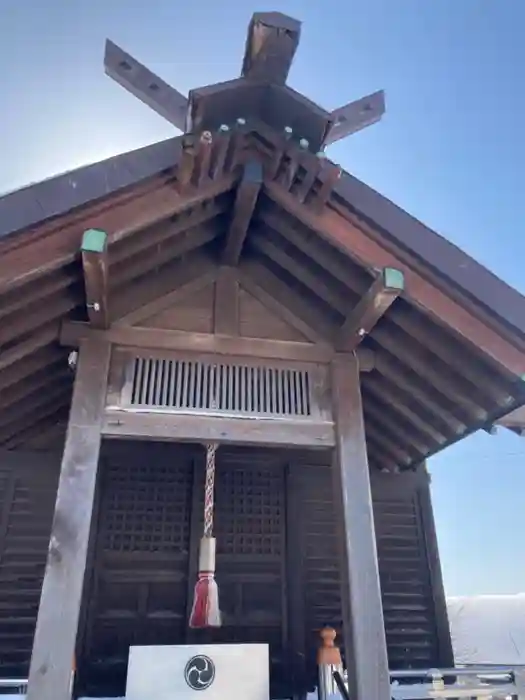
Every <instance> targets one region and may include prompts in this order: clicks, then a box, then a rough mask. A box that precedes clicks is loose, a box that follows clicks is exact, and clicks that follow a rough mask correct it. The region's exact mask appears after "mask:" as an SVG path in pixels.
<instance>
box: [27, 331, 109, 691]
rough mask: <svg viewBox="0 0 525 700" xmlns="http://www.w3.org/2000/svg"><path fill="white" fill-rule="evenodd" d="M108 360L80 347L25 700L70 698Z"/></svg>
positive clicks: (94, 345) (103, 352) (90, 346)
mask: <svg viewBox="0 0 525 700" xmlns="http://www.w3.org/2000/svg"><path fill="white" fill-rule="evenodd" d="M109 359H110V345H109V343H107V342H104V341H100V340H95V339H91V338H90V339H86V340H83V341H82V342H81V344H80V349H79V360H78V366H77V371H76V377H75V385H74V390H73V399H72V402H71V411H70V415H69V423H68V429H67V435H66V442H65V447H64V454H63V457H62V466H61V470H60V479H59V483H58V492H57V500H56V505H55V515H54V519H53V527H52V529H51V539H50V542H49V551H48V558H47V566H46V572H45V576H44V582H43V586H42V595H41V598H40V608H39V611H38V619H37V624H36V631H35V638H34V642H33V655H32V658H31V667H30V671H29V686H28V691H27V699H28V700H70V697H71V695H70V693H71V691H70V682H71V670H72V664H73V657H74V654H75V644H76V638H77V627H78V619H79V613H80V604H81V599H82V588H83V583H84V572H85V568H86V558H87V551H88V541H89V534H90V529H91V516H92V511H93V503H94V499H95V485H96V480H97V467H98V458H99V451H100V442H101V426H102V419H103V415H104V404H105V398H106V387H107V377H108V370H109Z"/></svg>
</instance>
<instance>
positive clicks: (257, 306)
mask: <svg viewBox="0 0 525 700" xmlns="http://www.w3.org/2000/svg"><path fill="white" fill-rule="evenodd" d="M237 290H238V291H237V295H238V296H237V299H232V300H231V301H230V302H229V303H231V304H232V305H237V308H238V335H239V336H241V337H243V338H263V339H266V340H285V341H295V342H302V343H308V342H310V341H309V339H308V338H306V337H305V336H304V335H303V334H302V333H300V332H299V331H298V330H296V329H295V328H293V327H292V326H291V325H290V324H288V323H286V321H284V320H283V319H281V318H280V317H279V316H278V315H277V314H275V313H274V312H273V311H271V310H270V309H268V308H267V307H266V306H265V305H264V304H263V303H262V302H261V301H259V300H258V299H256V297H255V296H253V295H252V294H251V293H250V292H248V291H246V290H245V289H244V288H243V287H242V285H238V287H237ZM215 293H216V283H212V284H209V285H207V286H205V287H203V288H201V289H199V290H197V291H192V292H191V293H190V294H188V295H185V296H184V298H182V299H179V300H178V301H177V302H175V303H173V304H171V305H170V306H167V307H166V308H164V309H162V310H161V311H158V312H157V313H155V314H153V315H152V316H150V317H148V318H144V319H141V320H139V321H136V323H134V324H133V325H134V326H137V327H140V328H152V329H153V328H155V329H162V330H177V331H186V332H188V333H213V332H214V308H215Z"/></svg>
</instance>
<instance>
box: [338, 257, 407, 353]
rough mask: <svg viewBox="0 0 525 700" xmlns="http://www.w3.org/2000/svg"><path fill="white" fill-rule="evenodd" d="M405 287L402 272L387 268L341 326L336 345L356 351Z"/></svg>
mask: <svg viewBox="0 0 525 700" xmlns="http://www.w3.org/2000/svg"><path fill="white" fill-rule="evenodd" d="M404 286H405V278H404V275H403V273H402V272H401V270H396V269H395V268H393V267H385V268H383V269H382V270H381V272H380V274H379V277H378V278H377V279H376V280H375V282H374V283H373V284H372V285H371V287H370V289H369V290H368V292H367V293H366V294H365V295H364V297H363V298H362V299H361V301H360V302H359V303H358V304H357V306H356V307H355V308H354V309H353V310H352V311H351V312H350V314H349V315H348V316H347V318H346V320H345V322H344V323H343V325H342V326H341V329H340V331H339V335H338V338H337V339H336V344H337V346H338V347H339V348H340V349H344V350H347V351H351V350H354V349H355V348H356V347H357V346H358V345H359V344H360V343H361V342H362V341H363V339H364V338H365V337H366V336H367V335H368V334H369V333H370V331H371V330H372V329H373V328H374V326H375V325H376V324H377V322H378V321H379V319H380V318H381V317H382V316H383V315H384V314H385V313H386V312H387V311H388V309H389V308H390V306H391V305H392V304H393V303H394V301H395V300H396V299H397V297H398V296H399V295H400V294H401V292H402V291H403V289H404Z"/></svg>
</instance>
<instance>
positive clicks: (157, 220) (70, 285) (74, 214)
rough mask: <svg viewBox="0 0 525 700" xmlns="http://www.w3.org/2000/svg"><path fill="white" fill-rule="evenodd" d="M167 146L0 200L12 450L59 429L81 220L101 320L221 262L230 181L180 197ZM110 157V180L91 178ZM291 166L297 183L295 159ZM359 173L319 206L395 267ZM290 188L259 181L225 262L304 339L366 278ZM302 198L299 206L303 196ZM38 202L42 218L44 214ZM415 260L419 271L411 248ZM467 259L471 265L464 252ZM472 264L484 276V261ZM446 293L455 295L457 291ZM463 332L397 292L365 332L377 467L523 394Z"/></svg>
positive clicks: (4, 375)
mask: <svg viewBox="0 0 525 700" xmlns="http://www.w3.org/2000/svg"><path fill="white" fill-rule="evenodd" d="M179 152H180V140H179V139H172V140H170V141H167V142H163V143H162V144H156V145H155V146H152V147H148V148H146V149H141V151H137V152H135V153H133V154H125V155H124V156H119V157H117V158H115V159H110V161H107V162H106V163H105V164H97V165H96V166H90V167H91V168H92V170H91V171H89V168H87V169H83V170H81V171H77V172H75V173H69V174H68V175H66V176H62V177H61V178H58V179H57V180H56V181H47V182H46V183H42V184H40V185H36V186H34V187H33V188H29V189H27V190H25V191H20V192H19V193H14V194H11V195H9V196H8V197H6V198H4V199H3V200H0V212H1V213H2V214H5V216H3V217H2V221H3V224H4V229H3V233H4V236H3V238H4V240H3V241H2V242H1V243H0V249H1V250H2V251H3V253H4V254H3V256H2V257H3V261H4V265H2V264H1V263H0V290H2V292H1V297H0V320H1V325H0V445H3V446H7V447H19V446H21V445H23V444H24V443H25V441H26V438H27V439H29V438H30V437H31V436H32V435H34V434H38V432H39V431H41V430H42V426H48V427H53V426H55V425H56V423H57V420H58V418H60V416H62V417H64V416H65V415H66V413H67V408H68V405H69V401H70V391H71V374H70V372H69V370H68V367H67V361H66V358H67V351H66V350H65V349H63V348H60V347H59V345H58V334H59V327H60V323H61V322H62V321H63V320H65V319H77V320H85V319H86V298H85V290H84V283H83V277H82V274H83V273H82V267H81V264H80V261H79V243H80V238H81V235H82V231H83V230H84V229H85V228H88V227H97V226H99V225H101V224H102V223H105V224H106V225H105V229H106V230H107V231H108V233H109V241H110V244H109V249H108V256H109V271H110V275H109V285H110V299H111V313H112V319H113V320H117V319H122V318H123V317H126V315H128V316H129V315H130V314H133V312H134V310H136V309H138V308H141V307H143V306H144V305H147V304H148V303H152V302H153V301H154V300H155V299H157V298H159V297H161V296H164V295H166V294H171V293H173V292H174V291H175V290H176V288H177V287H180V288H181V290H182V291H181V294H183V292H184V288H186V289H191V288H192V284H193V285H194V284H195V281H196V280H198V279H202V278H204V277H206V276H207V278H209V279H210V280H212V278H213V276H214V270H215V271H216V270H217V269H218V266H219V264H220V262H221V260H222V259H223V258H222V254H223V253H222V252H223V249H224V245H225V240H226V237H227V233H228V231H229V227H230V222H231V216H232V210H233V208H234V203H235V197H236V192H237V187H238V178H237V177H234V176H232V175H231V174H228V173H219V174H217V175H216V177H215V178H213V179H211V180H210V181H205V182H203V183H201V184H200V185H199V186H198V187H196V188H195V187H194V188H192V189H191V190H189V191H188V192H186V193H182V194H181V192H180V191H179V189H178V188H177V182H176V178H175V176H176V167H175V166H176V163H177V160H178V153H179ZM256 152H257V154H258V156H261V157H263V158H267V159H268V158H270V159H271V158H272V153H273V150H272V146H271V144H270V147H268V146H266V148H265V149H262V150H259V149H257V151H256ZM106 169H107V172H108V173H110V175H111V176H110V177H109V179H108V178H107V177H103V173H104V172H106ZM298 177H299V185H298V186H299V187H300V185H301V181H300V171H299V175H298ZM303 177H304V176H303ZM347 181H348V182H350V183H351V185H352V187H354V189H355V188H357V189H359V190H360V191H361V195H360V196H361V199H360V200H359V201H357V202H353V203H352V202H350V201H347V200H345V201H344V203H343V200H342V198H341V192H342V191H343V189H344V187H345V186H346V182H347ZM84 183H86V184H84ZM356 183H357V181H355V180H354V179H353V178H351V176H349V175H346V174H345V175H344V176H343V181H342V182H340V183H339V184H337V185H336V194H334V193H332V195H331V199H330V200H329V202H328V203H327V204H326V205H325V209H330V216H332V213H333V212H335V213H336V214H337V215H339V214H340V213H341V212H342V210H344V209H347V210H348V212H350V213H349V214H348V216H349V217H354V223H353V224H352V225H353V226H357V227H359V230H360V231H361V233H363V234H364V235H365V236H369V237H370V238H371V239H372V240H373V241H376V242H377V241H380V240H381V236H383V246H384V248H385V249H386V250H388V249H390V250H391V249H392V246H394V244H395V245H397V254H398V258H399V260H400V262H401V265H404V264H406V260H407V256H410V251H408V248H407V247H406V246H401V245H399V244H396V243H395V241H396V234H395V232H390V235H389V236H386V235H385V234H384V233H383V227H384V225H385V222H384V218H382V217H384V216H386V214H385V211H386V210H388V208H389V207H394V205H391V204H390V203H388V202H386V200H383V199H382V198H380V203H381V207H380V209H379V210H377V211H378V219H379V221H378V225H377V226H375V228H374V230H373V231H372V230H371V229H372V228H373V226H372V223H371V220H370V217H369V210H368V208H369V207H371V206H372V205H373V202H374V199H373V198H374V197H376V198H379V195H377V193H374V192H373V191H372V190H369V188H366V186H365V185H362V183H357V184H356ZM73 184H74V186H73ZM44 186H45V187H44ZM294 187H295V186H291V187H289V188H288V193H287V188H286V187H285V186H283V181H282V178H281V181H278V180H277V179H276V180H275V181H269V182H267V181H266V180H265V183H264V186H263V189H262V192H261V194H260V196H259V199H258V201H257V205H256V207H255V209H254V212H253V217H252V218H251V221H250V226H249V229H248V234H247V237H246V240H245V241H244V244H243V246H242V254H241V255H240V257H239V260H238V262H237V265H236V267H237V272H238V275H239V279H240V280H241V281H242V280H243V279H244V280H245V282H246V284H247V285H248V286H250V289H251V290H252V291H254V290H255V293H256V294H259V295H260V296H261V297H262V298H264V299H266V302H267V303H270V304H273V305H274V307H275V309H279V307H281V312H282V313H283V314H284V315H285V316H286V317H287V318H288V319H289V318H290V315H292V316H295V317H296V318H297V319H298V320H299V325H300V327H301V328H303V329H304V328H310V329H311V331H312V338H311V339H312V340H315V339H316V336H317V340H318V341H324V342H332V341H333V339H334V337H335V336H336V334H337V332H338V329H339V328H340V327H341V325H342V324H343V323H344V321H345V318H346V317H347V315H348V314H349V313H350V312H351V310H352V309H353V308H354V307H355V306H356V305H357V303H358V301H359V300H360V299H361V298H362V297H363V295H364V294H365V292H366V290H367V289H368V288H369V286H370V284H371V282H372V281H373V279H374V266H372V265H367V264H364V263H363V260H362V258H360V256H359V255H356V256H354V257H353V256H352V255H348V254H346V253H345V252H343V251H342V250H341V246H340V245H338V244H337V242H335V243H334V242H330V241H329V240H328V239H327V237H326V236H323V235H319V231H316V230H314V228H312V227H311V226H308V225H306V223H305V221H306V219H305V217H303V216H302V214H301V216H300V217H297V216H295V215H294V212H293V211H290V208H288V211H287V210H286V207H285V206H283V202H285V203H286V202H288V200H287V199H286V197H287V196H288V194H290V193H293V191H294ZM38 188H41V189H40V191H38ZM42 188H44V189H42ZM84 188H85V189H84ZM281 190H282V191H281ZM363 191H364V192H365V196H364V199H363V195H362V192H363ZM59 195H60V196H59ZM31 197H33V199H34V206H33V207H30V206H27V207H26V209H25V214H22V213H21V211H22V209H23V203H24V201H26V200H30V199H31ZM83 197H84V200H83ZM367 197H368V199H367ZM8 200H10V201H8ZM385 202H386V203H385ZM332 204H333V207H332ZM294 206H295V205H294ZM300 206H301V207H303V209H304V210H305V211H307V210H308V207H307V204H306V203H303V204H301V205H300ZM61 207H62V211H61ZM71 209H73V211H70V210H71ZM292 209H293V207H292ZM396 209H397V208H396ZM2 210H3V211H2ZM11 210H12V211H11ZM398 211H400V210H398ZM38 212H40V215H41V216H44V218H45V221H44V222H43V223H41V224H39V223H38V219H37V218H36V217H37V216H38ZM338 212H339V213H338ZM46 214H47V216H46ZM402 215H403V216H405V217H406V219H407V220H410V221H411V222H412V225H414V226H415V225H416V224H417V225H419V226H421V225H420V224H418V222H415V223H414V220H413V219H410V217H408V215H405V214H404V213H402V214H399V215H398V216H399V217H401V216H402ZM24 216H25V217H27V218H24ZM334 216H335V214H334ZM31 217H32V218H31ZM108 217H109V218H108ZM9 222H10V223H9ZM24 222H25V224H24ZM398 223H399V222H398ZM21 224H22V225H21ZM9 226H11V229H9ZM21 229H23V230H21ZM425 231H426V233H425V236H426V237H427V238H428V240H429V247H430V248H429V249H430V250H431V251H434V252H435V250H436V249H437V248H439V249H440V250H441V248H442V247H443V244H445V245H449V244H447V243H446V241H443V240H442V239H440V240H441V241H442V242H440V243H436V240H435V239H432V241H430V238H429V236H430V237H432V236H437V234H434V233H432V232H428V230H426V229H425ZM410 235H414V231H413V229H410ZM30 241H31V242H30ZM436 247H437V248H436ZM461 255H463V254H462V253H461ZM464 257H466V256H464ZM0 260H1V258H0ZM8 260H9V263H8V262H7V261H8ZM411 262H412V265H413V266H414V268H417V269H418V270H421V269H422V263H421V256H420V255H419V254H418V251H416V254H415V255H413V256H412V261H411ZM11 263H12V264H11ZM470 265H471V267H473V266H474V267H476V270H477V269H478V268H480V266H479V265H477V264H476V263H474V262H473V261H471V263H470ZM427 267H428V270H427V273H428V277H429V279H432V277H433V276H434V277H435V276H436V275H438V276H440V278H441V281H442V282H443V280H446V279H447V276H446V273H443V272H442V271H439V270H438V269H437V264H436V262H435V260H434V264H432V265H428V266H427ZM480 269H482V268H480ZM483 274H485V281H487V280H488V277H487V276H490V273H488V272H486V271H485V272H484V273H483ZM15 275H17V276H16V278H15ZM10 276H11V283H10ZM490 277H491V279H492V276H490ZM445 286H446V285H445ZM497 289H498V290H499V292H498V294H496V297H497V299H498V300H499V302H501V300H502V299H503V297H505V295H507V297H508V298H512V299H513V300H514V301H515V300H516V299H519V304H520V305H521V306H519V309H523V305H524V300H523V298H522V297H520V296H519V295H518V294H517V293H516V292H514V290H510V288H506V287H505V285H503V283H501V282H500V281H499V280H498V281H497ZM456 291H457V290H456V289H454V291H453V293H451V296H452V297H456V298H457V294H456ZM464 296H469V297H470V300H466V301H465V304H464V307H465V308H468V307H469V303H470V305H471V306H472V304H473V303H474V302H473V301H472V299H473V294H472V292H469V294H468V295H466V294H464ZM268 300H273V301H270V302H268ZM283 300H285V301H283ZM503 300H504V299H503ZM456 303H457V302H456ZM477 306H478V310H479V313H478V314H477V321H476V323H477V324H478V325H477V326H476V328H477V327H479V325H480V324H482V323H483V320H480V319H483V318H484V316H486V315H487V311H488V305H487V304H486V303H485V302H484V300H483V299H479V300H478V302H477ZM519 309H518V311H519ZM465 313H471V312H470V311H467V312H465ZM513 313H514V315H513V316H512V314H510V315H511V317H512V320H513V323H512V331H511V324H510V322H509V318H504V317H502V316H499V315H496V314H495V313H494V311H493V312H492V324H490V325H492V328H490V325H487V328H488V329H489V331H490V332H491V333H492V334H493V335H494V333H495V332H496V331H495V329H496V328H499V329H500V330H501V336H502V337H503V336H505V339H504V342H505V343H506V344H508V345H509V347H511V346H512V347H514V348H515V351H514V354H513V358H514V361H515V362H517V363H518V364H519V360H520V355H519V354H520V353H521V356H523V352H524V348H525V342H524V335H523V333H520V332H517V329H516V327H515V325H516V318H517V317H516V307H515V308H514V310H513ZM508 315H509V314H508ZM518 315H519V314H518ZM518 320H519V319H518ZM524 325H525V324H524ZM511 340H512V342H511ZM472 341H474V339H471V340H470V341H469V340H468V339H465V338H460V337H459V336H458V334H457V333H454V332H452V331H451V330H450V329H449V328H447V327H446V323H442V322H440V321H439V320H438V319H436V318H434V317H432V316H430V315H428V314H425V313H423V312H422V311H421V309H420V308H419V307H418V304H417V299H416V300H413V299H411V298H410V296H409V295H407V296H405V297H403V298H399V299H397V300H396V301H395V302H394V304H393V305H392V307H391V308H390V309H389V311H388V312H387V314H386V315H385V317H384V318H383V319H381V320H380V321H379V323H378V324H377V325H376V327H375V328H374V329H373V330H372V331H371V333H370V334H369V336H368V337H367V338H366V339H365V341H364V346H365V347H368V348H370V349H371V350H374V352H375V356H376V358H377V360H376V368H375V369H374V370H373V371H372V372H370V373H366V374H364V375H363V397H364V407H365V419H366V426H367V437H368V439H369V443H370V446H371V448H372V453H375V455H376V457H377V459H376V460H375V461H376V465H377V466H379V467H381V466H384V465H387V464H390V465H397V466H400V467H401V468H406V467H410V466H411V465H416V464H418V463H420V462H421V461H423V460H424V459H425V458H426V457H427V456H428V455H430V454H433V453H435V452H436V451H438V450H440V449H442V448H443V447H444V446H445V445H447V444H450V443H451V442H454V441H455V440H457V439H460V438H461V437H463V436H464V435H466V434H467V433H469V432H472V431H473V430H476V429H479V428H487V429H488V428H490V426H491V425H492V423H493V422H495V421H496V420H497V419H498V418H500V417H501V416H503V415H504V414H506V413H508V412H509V411H510V410H512V409H513V408H517V407H518V406H519V405H521V404H523V403H524V402H525V395H524V394H523V390H522V384H521V382H519V381H518V378H517V376H516V373H515V372H513V371H510V370H509V369H508V368H507V369H506V368H505V367H503V366H501V365H500V364H498V363H497V362H495V361H494V358H493V357H491V356H490V355H488V354H487V353H486V352H484V350H483V347H476V341H474V342H472ZM35 431H36V432H35ZM371 461H374V459H372V460H371Z"/></svg>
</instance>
